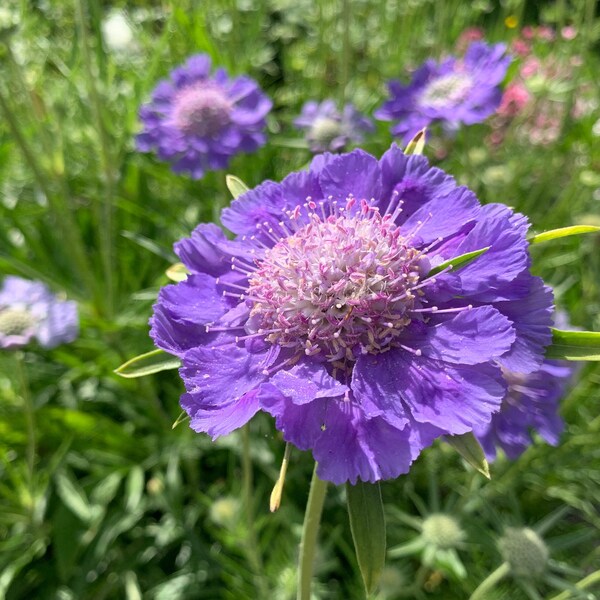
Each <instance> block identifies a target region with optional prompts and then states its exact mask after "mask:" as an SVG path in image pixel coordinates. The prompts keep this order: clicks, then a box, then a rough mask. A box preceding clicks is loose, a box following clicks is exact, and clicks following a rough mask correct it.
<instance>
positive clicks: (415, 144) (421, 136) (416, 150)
mask: <svg viewBox="0 0 600 600" xmlns="http://www.w3.org/2000/svg"><path fill="white" fill-rule="evenodd" d="M425 135H426V129H425V127H423V129H421V131H419V132H417V134H416V135H415V137H414V138H413V139H412V140H410V142H408V144H407V146H406V148H405V149H404V154H423V150H424V149H425Z"/></svg>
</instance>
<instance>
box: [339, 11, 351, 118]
mask: <svg viewBox="0 0 600 600" xmlns="http://www.w3.org/2000/svg"><path fill="white" fill-rule="evenodd" d="M351 13H352V8H351V6H350V2H349V0H343V2H342V22H343V25H342V26H343V37H342V68H341V69H340V96H341V107H340V108H341V110H343V107H344V104H345V102H346V95H347V93H348V90H347V89H346V88H347V87H348V81H349V79H350V62H351V52H352V45H351V44H350V18H351Z"/></svg>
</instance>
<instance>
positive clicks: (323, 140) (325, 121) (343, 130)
mask: <svg viewBox="0 0 600 600" xmlns="http://www.w3.org/2000/svg"><path fill="white" fill-rule="evenodd" d="M294 125H296V126H297V127H299V128H300V129H305V130H306V141H307V142H308V147H309V148H310V150H311V152H315V153H316V152H327V151H329V152H339V151H340V150H343V149H344V148H345V147H346V146H347V145H348V143H350V142H361V141H362V140H363V137H364V134H365V133H369V132H371V131H373V130H374V127H373V123H372V121H371V119H369V118H368V117H365V116H364V115H363V114H361V113H360V112H358V111H357V110H356V108H355V107H354V106H353V105H352V104H346V106H345V107H344V112H343V113H341V114H340V113H339V112H338V110H337V108H336V105H335V102H334V101H333V100H324V101H323V102H321V103H320V104H319V103H318V102H315V101H314V100H310V101H308V102H306V103H305V104H304V106H303V107H302V112H301V113H300V116H299V117H298V118H297V119H295V120H294Z"/></svg>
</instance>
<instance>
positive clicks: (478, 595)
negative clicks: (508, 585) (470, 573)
mask: <svg viewBox="0 0 600 600" xmlns="http://www.w3.org/2000/svg"><path fill="white" fill-rule="evenodd" d="M509 573H510V566H509V564H508V563H506V562H504V563H502V564H501V565H500V566H499V567H498V568H497V569H496V570H495V571H493V572H492V573H490V574H489V575H488V576H487V577H486V578H485V579H484V580H483V581H482V582H481V583H480V584H479V586H478V587H477V589H476V590H475V591H474V592H473V593H472V594H471V598H470V599H469V600H485V599H486V598H487V597H488V596H487V593H488V592H489V591H490V590H492V589H494V587H495V586H496V585H498V584H499V583H500V582H501V581H502V580H503V579H504V578H505V577H506V576H507V575H508V574H509Z"/></svg>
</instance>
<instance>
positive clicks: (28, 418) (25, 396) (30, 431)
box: [15, 351, 36, 511]
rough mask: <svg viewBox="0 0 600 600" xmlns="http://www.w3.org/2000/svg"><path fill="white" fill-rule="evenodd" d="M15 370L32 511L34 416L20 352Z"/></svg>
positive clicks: (34, 444)
mask: <svg viewBox="0 0 600 600" xmlns="http://www.w3.org/2000/svg"><path fill="white" fill-rule="evenodd" d="M15 362H16V368H15V372H16V373H17V377H18V380H19V384H18V385H19V388H20V389H19V392H20V395H21V399H22V400H23V412H24V416H25V425H26V428H27V449H26V451H25V456H26V461H27V483H28V485H29V494H30V501H31V509H32V511H33V498H34V482H33V479H34V470H35V453H36V439H35V415H34V408H33V402H32V400H31V392H30V391H29V380H28V378H27V372H26V370H25V355H24V354H23V352H21V351H17V352H15Z"/></svg>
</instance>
